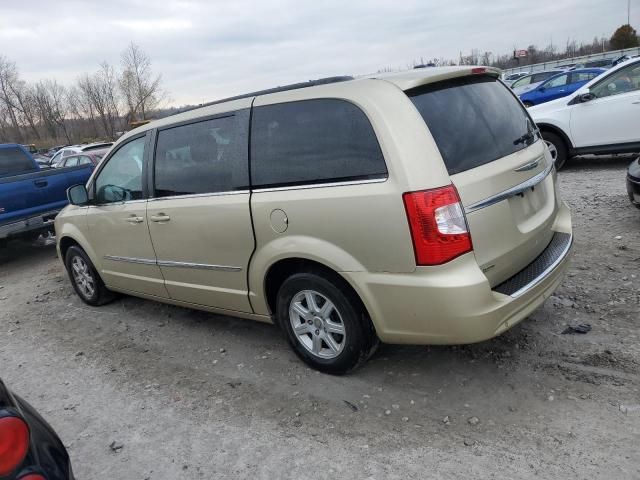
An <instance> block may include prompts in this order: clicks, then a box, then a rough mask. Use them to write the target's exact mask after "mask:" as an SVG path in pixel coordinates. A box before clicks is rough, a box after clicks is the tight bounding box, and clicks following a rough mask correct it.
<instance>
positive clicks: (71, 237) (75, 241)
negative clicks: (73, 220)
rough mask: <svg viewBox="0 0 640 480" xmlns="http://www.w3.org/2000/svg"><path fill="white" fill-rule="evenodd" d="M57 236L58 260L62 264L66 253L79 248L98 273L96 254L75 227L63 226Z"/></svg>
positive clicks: (99, 264)
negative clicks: (74, 247) (76, 247)
mask: <svg viewBox="0 0 640 480" xmlns="http://www.w3.org/2000/svg"><path fill="white" fill-rule="evenodd" d="M57 236H58V253H59V254H60V259H61V260H62V263H64V262H65V256H66V255H67V251H68V250H69V248H71V247H72V246H74V245H75V246H78V247H80V248H81V249H82V250H83V251H84V252H85V253H86V254H87V255H88V256H89V260H91V263H93V265H94V266H95V268H96V270H98V272H100V266H101V262H99V261H98V260H99V259H98V257H97V255H96V252H95V251H94V250H93V248H91V246H90V244H89V242H88V241H87V239H86V238H85V236H84V235H83V234H82V232H81V231H80V230H79V229H77V228H76V227H75V226H71V225H65V227H64V229H63V231H62V232H60V233H57Z"/></svg>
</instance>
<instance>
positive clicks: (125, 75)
mask: <svg viewBox="0 0 640 480" xmlns="http://www.w3.org/2000/svg"><path fill="white" fill-rule="evenodd" d="M121 63H122V74H121V76H120V89H121V91H122V94H123V96H124V98H125V101H126V104H127V108H128V114H127V116H128V117H129V118H128V120H129V121H131V120H134V119H136V118H137V117H138V115H140V116H141V119H142V120H144V119H145V118H146V115H147V113H148V112H149V111H151V110H153V109H154V108H156V107H158V105H159V104H160V103H161V102H162V100H163V99H164V96H165V93H164V91H163V90H162V76H161V75H154V73H153V71H152V70H151V59H150V58H149V56H148V55H147V54H146V53H145V52H144V51H143V50H142V49H141V48H140V47H139V46H138V45H136V44H135V43H133V42H131V43H130V44H129V46H128V47H127V49H126V50H125V51H124V52H122V58H121Z"/></svg>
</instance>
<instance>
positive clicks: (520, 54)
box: [513, 50, 529, 58]
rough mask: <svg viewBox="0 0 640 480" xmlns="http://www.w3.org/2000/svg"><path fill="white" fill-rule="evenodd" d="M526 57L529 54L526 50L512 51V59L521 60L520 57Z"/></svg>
mask: <svg viewBox="0 0 640 480" xmlns="http://www.w3.org/2000/svg"><path fill="white" fill-rule="evenodd" d="M527 55H529V52H527V51H526V50H514V51H513V58H522V57H526V56H527Z"/></svg>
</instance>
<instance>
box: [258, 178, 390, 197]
mask: <svg viewBox="0 0 640 480" xmlns="http://www.w3.org/2000/svg"><path fill="white" fill-rule="evenodd" d="M388 179H389V177H388V176H386V177H381V178H371V179H368V180H345V181H344V182H327V183H313V184H308V185H288V186H286V187H266V188H260V187H258V188H254V189H253V191H254V192H255V193H262V192H281V191H284V190H305V189H308V188H325V187H342V186H347V185H366V184H369V183H384V182H386V181H387V180H388Z"/></svg>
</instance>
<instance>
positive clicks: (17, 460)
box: [0, 416, 29, 477]
mask: <svg viewBox="0 0 640 480" xmlns="http://www.w3.org/2000/svg"><path fill="white" fill-rule="evenodd" d="M28 450H29V427H28V426H27V424H26V423H25V422H24V420H22V419H21V418H18V417H12V416H8V417H2V418H0V477H2V476H4V475H9V474H10V473H11V472H13V471H14V470H15V469H16V468H18V467H19V466H20V464H21V463H22V461H23V460H24V457H25V456H26V455H27V451H28Z"/></svg>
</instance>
